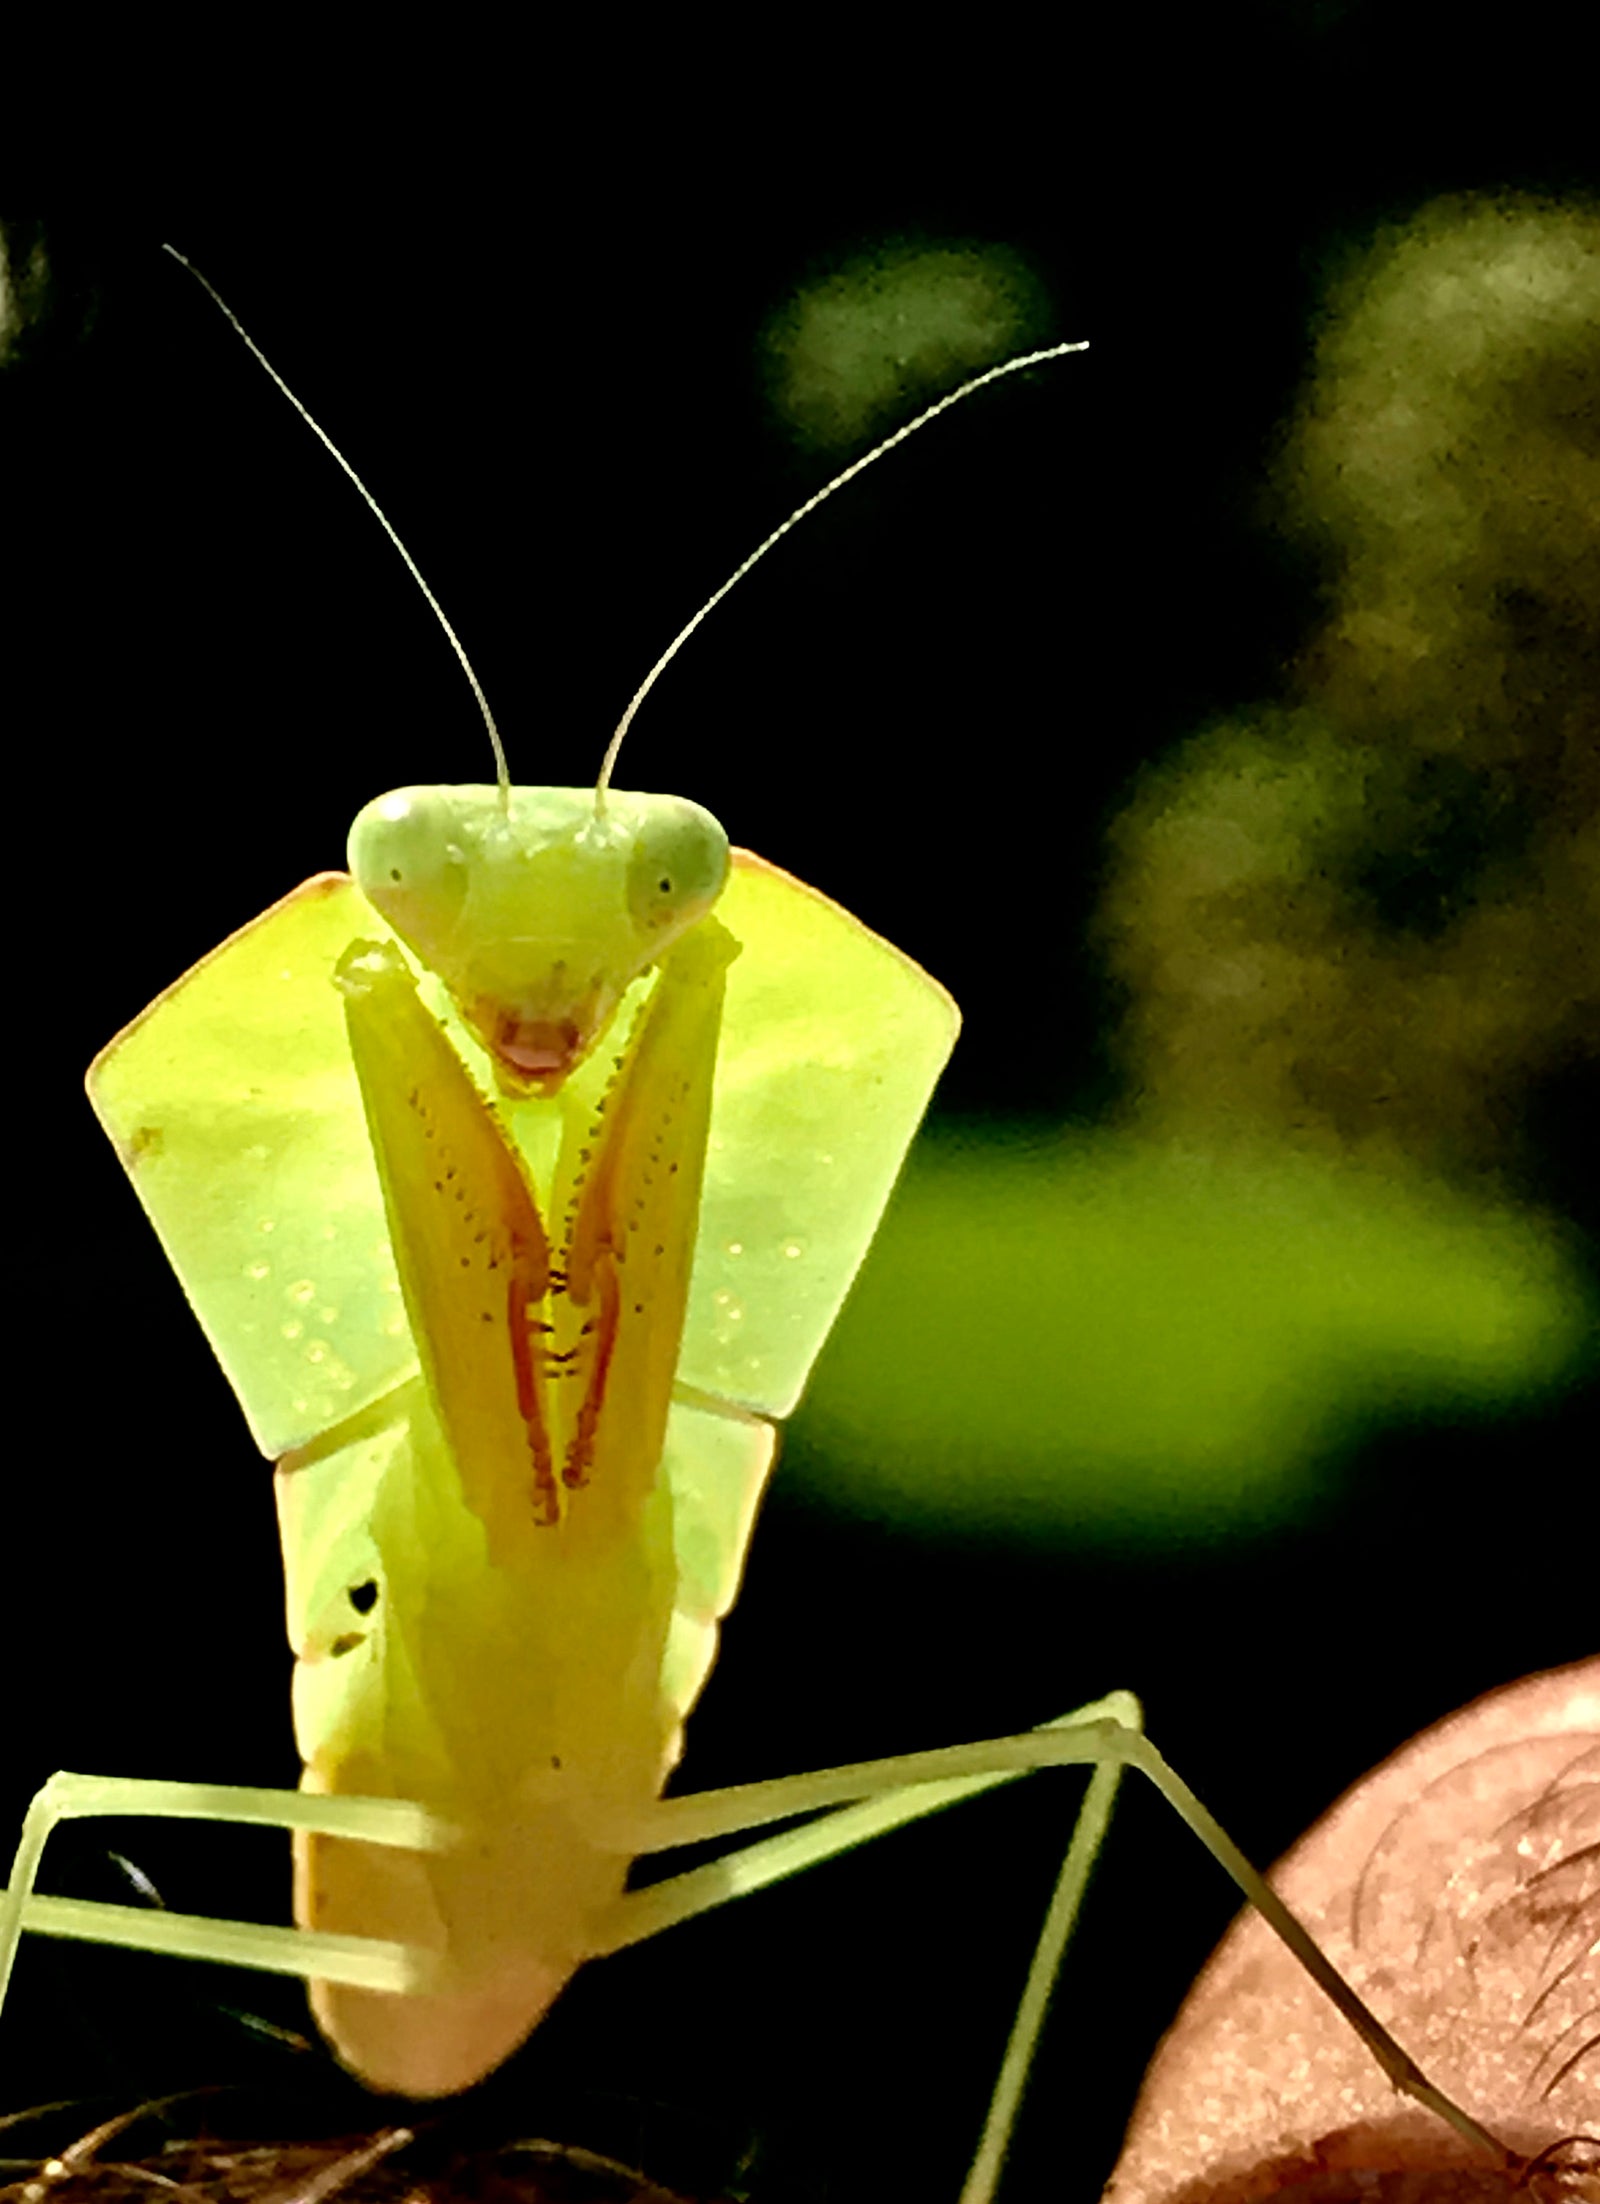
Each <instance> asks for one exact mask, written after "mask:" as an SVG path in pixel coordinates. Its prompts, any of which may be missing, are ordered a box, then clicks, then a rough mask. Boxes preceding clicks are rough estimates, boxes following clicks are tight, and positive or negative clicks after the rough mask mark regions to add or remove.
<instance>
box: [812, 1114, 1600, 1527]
mask: <svg viewBox="0 0 1600 2204" xmlns="http://www.w3.org/2000/svg"><path fill="white" fill-rule="evenodd" d="M1597 1322H1600V1312H1597V1305H1596V1300H1595V1296H1594V1293H1593V1289H1592V1287H1591V1286H1590V1285H1589V1284H1588V1283H1587V1282H1586V1280H1585V1277H1584V1275H1583V1272H1582V1270H1581V1268H1580V1267H1579V1266H1578V1264H1577V1263H1576V1261H1575V1260H1574V1258H1573V1256H1572V1254H1571V1252H1570V1250H1569V1249H1568V1247H1567V1246H1566V1245H1565V1244H1564V1242H1563V1239H1562V1236H1561V1234H1560V1233H1559V1231H1558V1230H1557V1229H1556V1228H1555V1227H1554V1226H1553V1225H1551V1224H1548V1223H1545V1222H1541V1221H1540V1220H1538V1219H1537V1218H1535V1217H1533V1216H1531V1215H1528V1214H1525V1213H1522V1212H1519V1211H1518V1210H1515V1209H1513V1208H1511V1207H1509V1206H1498V1207H1497V1206H1491V1205H1490V1204H1489V1203H1488V1202H1487V1201H1484V1200H1481V1199H1475V1198H1473V1197H1472V1196H1470V1195H1467V1194H1462V1193H1458V1192H1455V1191H1453V1190H1451V1189H1450V1188H1448V1187H1446V1186H1445V1185H1443V1184H1442V1183H1438V1182H1430V1181H1429V1180H1427V1179H1426V1178H1424V1177H1422V1176H1421V1175H1420V1174H1416V1175H1411V1176H1406V1175H1402V1174H1401V1173H1400V1172H1399V1171H1398V1170H1380V1169H1377V1168H1367V1169H1361V1168H1357V1167H1355V1166H1339V1165H1335V1164H1329V1163H1325V1162H1320V1161H1317V1160H1314V1159H1311V1158H1307V1157H1304V1156H1296V1155H1294V1154H1293V1153H1291V1152H1289V1151H1287V1150H1284V1151H1279V1152H1274V1151H1272V1150H1268V1149H1263V1148H1260V1147H1257V1148H1254V1149H1250V1150H1236V1151H1234V1152H1231V1153H1216V1152H1213V1153H1209V1154H1208V1153H1206V1152H1205V1151H1203V1150H1200V1149H1183V1148H1180V1147H1177V1146H1172V1145H1166V1146H1162V1145H1157V1144H1155V1143H1153V1142H1146V1141H1140V1140H1137V1139H1135V1138H1132V1137H1126V1136H1119V1135H1117V1134H1114V1133H1100V1134H1088V1135H1081V1136H1078V1137H1074V1138H1066V1137H1061V1138H1056V1139H1051V1140H1043V1139H1041V1140H1036V1141H1024V1140H1020V1139H1012V1140H1009V1141H1008V1140H1005V1139H1002V1138H997V1137H995V1136H994V1134H993V1133H992V1132H991V1133H990V1134H989V1135H988V1136H987V1137H985V1138H973V1139H970V1140H962V1139H960V1138H958V1137H954V1136H952V1135H950V1134H948V1133H947V1134H945V1135H944V1137H942V1138H930V1139H926V1140H925V1141H924V1142H923V1144H922V1146H921V1147H920V1148H919V1150H918V1152H917V1154H916V1156H915V1158H914V1160H913V1162H912V1165H911V1168H910V1170H909V1171H908V1173H907V1175H906V1178H905V1180H904V1182H903V1183H902V1186H901V1188H900V1191H899V1194H898V1196H897V1199H896V1202H895V1205H894V1207H893V1209H892V1211H891V1213H890V1215H889V1217H888V1219H887V1221H886V1223H885V1225H884V1229H883V1232H882V1235H881V1238H880V1239H879V1241H878V1243H877V1245H876V1247H875V1248H874V1251H873V1253H872V1255H871V1256H870V1258H869V1260H868V1263H867V1265H866V1268H865V1270H864V1272H863V1274H862V1277H861V1279H860V1281H859V1284H858V1286H857V1289H856V1295H855V1298H854V1300H853V1303H852V1306H851V1316H850V1321H849V1322H847V1323H845V1324H844V1325H842V1326H841V1328H840V1330H839V1332H838V1333H837V1334H836V1335H835V1338H834V1339H833V1341H832V1342H831V1343H830V1346H829V1348H828V1350H827V1353H826V1355H825V1358H824V1360H823V1363H822V1364H821V1366H820V1368H819V1370H818V1373H817V1377H816V1381H815V1384H814V1387H813V1390H812V1393H811V1396H810V1398H809V1400H808V1403H807V1405H806V1407H805V1409H804V1410H803V1412H802V1415H801V1417H800V1419H799V1420H798V1422H797V1425H796V1427H795V1432H794V1439H793V1443H792V1445H791V1447H790V1450H789V1453H788V1457H787V1473H788V1474H789V1475H790V1476H792V1477H795V1478H797V1479H798V1478H800V1477H804V1478H805V1479H806V1480H807V1482H808V1485H809V1487H810V1489H812V1490H813V1491H815V1492H816V1493H817V1494H818V1495H819V1496H825V1498H826V1499H827V1501H828V1503H829V1504H830V1505H833V1506H837V1507H841V1508H845V1509H849V1510H852V1511H856V1512H859V1513H862V1514H865V1515H868V1516H871V1517H875V1518H878V1519H905V1520H909V1521H911V1522H913V1523H920V1525H921V1526H922V1527H923V1528H924V1529H937V1530H939V1531H941V1532H944V1533H946V1534H949V1535H954V1536H961V1537H970V1536H971V1535H972V1534H974V1533H979V1534H985V1533H986V1534H991V1535H994V1536H998V1537H1005V1538H1015V1539H1020V1540H1032V1541H1038V1540H1051V1541H1059V1542H1061V1543H1063V1544H1066V1543H1079V1542H1081V1541H1083V1540H1085V1539H1107V1538H1110V1539H1115V1540H1118V1541H1124V1540H1127V1541H1153V1542H1163V1541H1169V1542H1179V1543H1183V1544H1191V1543H1193V1542H1194V1541H1196V1540H1208V1539H1223V1538H1227V1537H1231V1536H1236V1535H1239V1534H1250V1533H1255V1532H1260V1531H1267V1530H1272V1529H1277V1528H1281V1527H1282V1526H1284V1525H1285V1524H1286V1523H1288V1522H1290V1521H1292V1520H1293V1519H1294V1518H1296V1517H1297V1516H1299V1515H1301V1514H1303V1513H1306V1512H1310V1513H1312V1514H1314V1513H1315V1511H1316V1509H1317V1507H1318V1506H1319V1504H1320V1503H1321V1500H1322V1499H1323V1498H1325V1497H1326V1495H1327V1493H1328V1491H1329V1489H1330V1479H1329V1477H1328V1475H1327V1472H1328V1470H1329V1468H1330V1465H1332V1464H1333V1463H1335V1462H1337V1460H1338V1459H1339V1458H1340V1457H1341V1456H1342V1455H1345V1454H1347V1453H1348V1452H1349V1451H1350V1450H1351V1448H1352V1446H1353V1445H1354V1443H1355V1442H1356V1441H1357V1440H1358V1439H1359V1438H1360V1437H1361V1436H1362V1434H1363V1433H1364V1432H1367V1431H1370V1430H1371V1429H1372V1428H1373V1427H1375V1426H1376V1425H1378V1424H1380V1423H1383V1422H1393V1421H1394V1420H1396V1419H1412V1418H1417V1417H1424V1418H1425V1417H1427V1416H1428V1415H1430V1414H1433V1415H1437V1416H1439V1417H1441V1418H1443V1417H1445V1416H1449V1415H1459V1414H1460V1413H1462V1412H1463V1411H1465V1412H1466V1413H1468V1414H1481V1413H1485V1412H1494V1411H1496V1410H1504V1409H1507V1408H1511V1407H1516V1406H1521V1405H1526V1404H1528V1403H1530V1402H1532V1401H1535V1400H1537V1399H1539V1398H1541V1397H1548V1396H1550V1395H1551V1394H1552V1393H1554V1392H1557V1391H1559V1390H1560V1389H1562V1388H1563V1387H1564V1386H1565V1385H1566V1384H1568V1383H1570V1382H1572V1381H1575V1380H1576V1379H1578V1378H1579V1377H1580V1376H1581V1375H1582V1373H1583V1372H1584V1370H1585V1369H1586V1368H1590V1367H1592V1366H1593V1363H1594V1361H1595V1359H1596V1342H1597V1336H1600V1335H1597Z"/></svg>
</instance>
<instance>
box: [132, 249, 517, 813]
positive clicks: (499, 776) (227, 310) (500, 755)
mask: <svg viewBox="0 0 1600 2204" xmlns="http://www.w3.org/2000/svg"><path fill="white" fill-rule="evenodd" d="M161 250H162V251H163V252H164V253H170V254H171V255H172V257H173V259H174V260H175V261H176V262H177V263H178V266H179V267H180V268H187V269H188V271H189V273H190V274H191V275H192V276H193V277H194V279H195V281H196V283H198V284H199V286H200V288H201V290H202V291H204V292H205V293H206V295H207V297H208V298H209V299H210V300H211V302H212V304H213V305H214V306H215V307H217V308H218V310H219V311H220V312H221V313H222V314H223V316H224V317H225V318H226V319H227V320H228V321H229V322H230V323H231V324H232V327H233V331H234V334H235V336H237V337H238V338H239V339H240V340H241V341H242V342H243V344H244V346H245V348H246V349H247V350H248V351H249V352H251V353H252V354H253V355H254V356H255V358H256V360H257V361H258V362H259V363H260V365H261V366H262V367H264V368H265V369H266V371H267V373H268V374H269V375H270V376H271V377H272V380H273V381H274V382H275V383H276V384H277V386H278V388H279V389H280V390H281V391H282V392H283V395H284V396H285V397H286V398H287V399H288V401H289V403H290V405H292V406H293V407H294V410H295V412H296V413H298V414H299V416H300V418H301V420H302V421H304V423H305V424H306V427H307V428H308V429H310V431H311V432H312V434H313V435H314V436H316V437H318V438H319V439H320V440H321V442H322V443H323V444H324V445H325V446H326V447H327V449H328V450H329V451H330V452H332V454H333V456H334V458H335V459H336V460H337V461H338V462H339V464H340V466H341V467H342V468H343V469H344V471H345V473H346V474H347V475H348V476H349V477H350V480H351V481H352V482H353V483H354V484H355V486H356V488H357V489H358V490H359V491H360V492H361V495H362V496H363V497H364V498H365V500H366V502H367V506H368V509H369V510H370V512H371V513H372V515H373V517H374V518H375V519H376V521H377V523H378V525H379V527H380V528H381V529H382V530H383V532H384V534H385V535H386V536H387V537H388V539H389V541H390V542H391V543H392V544H393V545H394V547H395V549H396V550H397V551H398V552H399V554H400V556H401V558H403V559H404V560H405V562H406V568H407V571H408V572H409V574H410V576H411V579H412V580H413V581H414V582H415V583H416V585H417V587H418V588H419V589H420V590H421V592H422V594H423V596H424V597H426V598H427V600H428V603H429V604H430V606H431V607H432V608H433V616H434V618H435V619H436V620H437V621H438V623H439V625H440V627H442V628H443V629H444V632H445V634H446V635H447V636H448V637H449V638H450V648H451V649H452V650H453V651H454V652H455V654H456V656H457V658H458V659H460V661H461V670H462V672H463V673H464V674H465V675H466V677H467V679H468V681H470V682H471V684H472V693H473V695H474V696H475V697H476V698H477V700H478V709H479V711H480V712H481V713H482V714H483V724H484V726H485V727H486V728H487V729H488V730H489V743H490V747H491V748H492V749H493V751H494V769H495V779H496V781H497V782H498V783H499V788H500V808H501V810H502V811H504V810H506V809H508V808H509V806H510V802H511V774H510V772H509V770H508V769H507V766H506V753H505V745H504V744H503V743H502V742H501V740H500V730H499V728H498V727H497V726H496V725H495V723H494V714H493V712H491V711H490V709H489V699H488V698H487V697H486V696H485V695H484V693H483V685H482V683H481V682H480V681H479V679H478V677H477V675H476V674H475V673H474V672H473V670H472V661H471V659H470V658H469V657H468V656H467V654H466V650H465V648H464V647H463V644H462V641H461V638H460V636H459V635H457V633H456V631H455V629H454V628H453V627H452V626H451V625H450V622H449V619H448V618H447V616H446V614H445V609H444V606H443V605H442V604H440V602H439V600H438V598H437V597H436V596H435V595H434V594H433V591H432V590H431V589H430V588H429V587H428V585H427V583H426V581H424V579H423V576H422V569H421V568H420V567H419V566H418V564H417V562H416V560H415V559H414V558H413V557H412V556H411V553H410V552H409V551H408V550H407V549H406V547H405V545H404V544H403V543H402V542H401V540H400V538H399V535H398V534H397V533H396V531H395V527H394V524H393V522H392V521H391V520H390V518H389V516H388V514H387V513H386V512H385V511H384V509H383V507H382V506H381V505H380V504H379V503H378V501H377V499H376V498H375V497H374V496H373V494H372V492H371V491H370V490H369V489H368V488H367V486H366V484H365V483H364V482H363V481H362V479H361V477H360V475H358V474H357V473H356V470H355V469H354V467H352V466H351V464H350V462H349V460H348V459H346V457H345V455H344V453H343V452H342V451H341V450H340V449H339V447H338V445H337V444H336V443H335V442H334V440H333V438H332V437H331V436H330V435H329V434H328V432H327V430H326V429H325V428H324V427H323V426H322V423H321V422H320V421H318V420H317V419H316V418H315V416H314V415H312V414H311V413H309V412H308V411H307V410H306V408H305V407H304V406H303V405H302V404H301V402H300V400H299V399H298V398H297V397H296V396H295V394H294V392H293V391H292V390H291V389H290V388H289V386H288V384H287V383H286V382H285V381H284V379H283V377H282V376H281V375H280V374H279V373H278V370H277V369H276V368H275V367H274V366H273V364H272V362H271V361H270V360H269V359H268V358H267V355H266V354H265V353H264V352H263V351H262V349H261V347H260V345H259V344H257V342H256V340H255V338H254V337H252V336H251V334H250V332H249V330H248V329H246V327H245V325H244V323H243V322H242V321H241V320H240V319H239V317H238V315H237V314H236V313H235V312H234V310H233V308H232V307H231V306H230V305H229V304H228V302H227V300H226V299H225V298H224V297H223V296H222V293H221V292H220V291H219V290H218V289H217V287H216V285H215V284H214V283H212V282H211V280H210V279H209V277H207V276H204V275H202V274H201V272H200V270H199V269H198V268H197V267H196V266H195V264H194V262H193V261H192V260H187V259H185V257H184V255H183V254H182V253H180V252H179V250H178V248H177V246H176V245H168V244H166V243H163V245H162V247H161Z"/></svg>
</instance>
